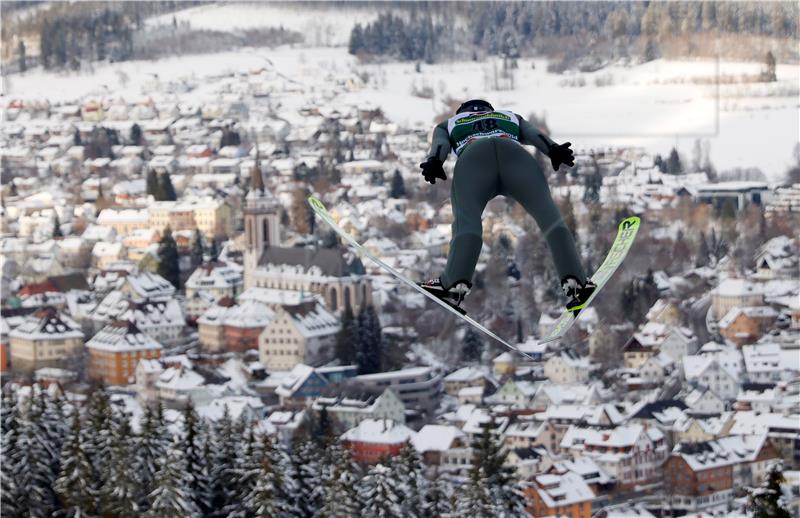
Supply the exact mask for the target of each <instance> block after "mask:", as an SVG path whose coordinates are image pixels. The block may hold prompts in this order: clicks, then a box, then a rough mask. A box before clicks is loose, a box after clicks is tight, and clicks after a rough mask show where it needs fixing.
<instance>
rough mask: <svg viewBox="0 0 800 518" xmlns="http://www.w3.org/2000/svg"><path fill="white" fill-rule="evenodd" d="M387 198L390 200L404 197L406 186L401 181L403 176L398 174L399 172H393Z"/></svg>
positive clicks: (396, 170)
mask: <svg viewBox="0 0 800 518" xmlns="http://www.w3.org/2000/svg"><path fill="white" fill-rule="evenodd" d="M389 196H390V197H391V198H405V197H406V185H405V182H404V181H403V175H401V174H400V170H398V169H395V170H394V176H392V186H391V189H390V190H389Z"/></svg>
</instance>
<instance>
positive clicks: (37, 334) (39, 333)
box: [8, 306, 83, 340]
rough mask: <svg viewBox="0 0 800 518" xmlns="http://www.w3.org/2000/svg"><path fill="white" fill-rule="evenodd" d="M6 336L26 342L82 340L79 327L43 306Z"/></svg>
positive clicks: (72, 321)
mask: <svg viewBox="0 0 800 518" xmlns="http://www.w3.org/2000/svg"><path fill="white" fill-rule="evenodd" d="M8 335H9V337H11V338H23V339H26V340H67V339H74V338H80V339H83V332H82V331H81V326H80V325H79V324H78V323H77V322H75V321H74V320H72V319H71V318H69V317H68V316H67V315H65V314H63V313H60V312H59V311H58V310H56V309H55V308H53V307H51V306H45V307H44V308H42V309H40V310H38V311H36V312H34V313H33V314H31V315H28V316H27V317H25V320H24V321H23V322H22V323H21V324H20V325H18V326H17V327H15V328H14V329H13V330H12V331H11V332H10V333H9V334H8Z"/></svg>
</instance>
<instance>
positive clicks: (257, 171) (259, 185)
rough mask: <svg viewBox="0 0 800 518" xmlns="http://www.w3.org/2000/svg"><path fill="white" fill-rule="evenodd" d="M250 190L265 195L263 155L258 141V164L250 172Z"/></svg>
mask: <svg viewBox="0 0 800 518" xmlns="http://www.w3.org/2000/svg"><path fill="white" fill-rule="evenodd" d="M250 190H251V191H261V193H262V194H263V193H264V178H263V177H262V176H261V154H260V152H259V149H258V141H257V140H256V163H255V165H254V166H253V168H252V169H251V170H250Z"/></svg>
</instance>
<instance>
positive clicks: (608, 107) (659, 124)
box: [3, 4, 800, 179]
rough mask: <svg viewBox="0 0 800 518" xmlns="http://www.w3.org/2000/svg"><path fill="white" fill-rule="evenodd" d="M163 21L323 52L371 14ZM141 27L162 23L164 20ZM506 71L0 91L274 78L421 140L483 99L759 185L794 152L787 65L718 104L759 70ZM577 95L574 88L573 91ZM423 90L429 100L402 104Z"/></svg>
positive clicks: (301, 71)
mask: <svg viewBox="0 0 800 518" xmlns="http://www.w3.org/2000/svg"><path fill="white" fill-rule="evenodd" d="M175 16H176V18H177V20H178V21H179V22H188V23H189V24H190V25H191V26H192V27H198V28H208V29H216V30H236V29H246V28H253V27H264V26H280V25H283V26H284V27H286V28H290V29H296V30H299V31H301V32H303V33H304V34H306V36H307V38H308V42H307V43H309V44H311V45H313V44H315V43H316V44H322V45H328V44H342V43H344V41H346V35H347V34H349V30H350V27H351V26H352V25H353V24H354V23H356V22H358V21H361V22H364V21H369V19H370V18H371V17H372V16H374V14H370V12H369V11H368V10H363V9H360V10H356V11H337V10H336V9H329V8H328V9H323V8H319V9H316V10H315V11H313V12H311V11H298V10H296V9H293V8H290V7H284V6H275V5H252V4H244V5H241V4H236V5H205V6H200V7H195V8H190V9H185V10H183V11H179V12H178V13H176V15H175ZM148 23H149V24H150V25H151V26H152V25H157V24H163V23H172V14H169V15H165V16H162V17H157V18H153V19H151V20H149V21H148ZM320 35H321V36H320ZM318 36H319V37H318ZM320 38H321V39H320ZM518 64H519V67H518V68H517V69H516V70H515V71H514V88H513V89H501V90H497V89H495V88H494V84H493V83H494V76H495V69H499V68H500V62H499V60H492V61H488V62H471V61H470V62H461V63H444V64H436V65H424V64H423V65H421V68H420V72H416V70H415V64H414V63H392V64H385V65H359V64H357V62H356V60H355V58H354V57H353V56H350V55H349V54H348V53H347V50H346V48H345V47H343V46H339V47H331V46H316V47H315V46H296V47H281V48H278V49H253V48H244V49H237V50H235V51H230V52H221V53H216V54H207V55H197V56H185V57H180V58H168V59H162V60H159V61H152V62H151V61H131V62H125V63H114V64H97V65H95V66H94V70H93V71H92V73H88V74H79V75H75V74H62V73H52V72H47V73H45V72H42V71H41V70H33V71H29V72H27V73H26V74H24V75H12V76H10V77H8V76H6V77H5V79H6V81H5V84H4V85H3V90H4V93H5V94H6V96H7V98H8V99H16V98H23V99H31V98H47V99H49V100H51V101H54V102H70V101H74V100H77V99H79V98H81V97H83V96H86V95H98V96H103V97H105V96H110V97H123V96H124V97H125V98H126V99H128V100H130V99H135V98H138V97H141V96H143V95H149V93H150V92H152V87H151V85H152V83H153V78H154V76H158V79H159V80H160V81H161V82H164V81H180V80H181V79H182V78H189V79H190V80H191V82H193V83H197V84H199V87H198V88H195V89H194V90H192V91H191V92H188V93H182V94H179V95H180V98H179V100H181V101H185V102H196V101H199V102H202V101H203V100H204V99H208V98H209V96H213V95H216V92H218V86H217V85H215V81H213V77H215V76H216V77H219V76H222V75H226V74H228V73H247V72H249V71H252V70H255V69H259V68H263V67H267V68H273V67H274V69H275V70H277V71H278V72H280V73H281V74H283V75H284V76H286V77H288V78H291V79H292V80H293V81H296V82H298V83H300V84H301V85H303V89H304V90H305V91H306V92H307V94H304V95H298V99H297V103H294V102H287V100H286V99H284V100H283V103H284V109H285V108H289V107H293V106H294V105H297V106H300V105H303V104H307V103H313V102H327V103H337V102H339V103H351V104H357V105H362V106H363V105H372V106H376V107H380V108H382V109H383V111H384V112H385V113H386V114H387V115H388V117H389V118H390V119H392V120H393V121H395V122H397V123H399V124H400V125H401V126H404V127H407V128H430V126H431V123H432V122H433V120H434V117H435V115H437V114H439V113H441V112H443V110H444V109H445V101H446V100H448V99H455V100H463V99H465V98H470V97H484V98H487V99H489V100H491V101H492V102H493V103H494V105H495V106H496V107H504V108H508V109H513V110H515V111H517V112H518V113H520V114H522V115H523V116H527V115H529V114H531V113H536V114H537V115H544V116H546V118H547V122H548V125H549V127H550V130H551V131H552V133H553V137H554V138H555V139H556V140H569V141H571V142H572V143H573V146H574V147H575V148H578V149H587V148H602V147H606V146H641V147H644V148H645V149H647V150H650V151H653V152H658V153H662V154H666V153H667V152H668V151H669V149H670V148H671V147H672V146H673V145H676V146H677V147H678V149H679V150H680V151H681V152H682V153H684V154H685V155H686V157H687V158H688V157H690V156H691V153H692V149H693V147H694V144H695V140H696V139H698V138H700V139H703V140H706V141H708V143H709V144H710V156H711V159H712V161H713V163H714V165H715V166H716V167H717V169H718V170H721V171H722V170H726V169H731V168H735V167H741V168H747V167H758V168H760V169H761V170H762V171H763V172H764V173H765V174H766V175H767V177H768V178H770V179H780V178H781V177H782V176H783V174H784V172H785V171H786V169H787V168H788V167H789V166H790V165H791V163H792V160H793V157H792V151H793V148H794V146H795V144H796V143H797V142H798V141H799V140H800V135H799V134H798V118H799V110H798V108H799V106H798V84H800V67H798V66H796V65H778V68H777V75H778V82H777V83H770V84H765V83H741V84H733V85H722V86H720V87H719V94H720V95H719V96H718V95H717V87H716V86H714V85H713V84H710V85H709V84H703V83H704V82H712V83H713V80H714V78H715V77H716V76H717V74H719V75H720V76H723V77H725V76H739V75H743V74H750V75H754V74H757V73H758V72H759V71H760V70H761V68H762V65H761V64H760V63H739V62H720V63H719V65H718V66H717V63H716V62H715V61H714V60H694V61H665V60H656V61H652V62H649V63H645V64H642V65H638V66H623V65H614V66H610V67H606V68H604V69H603V70H600V71H597V72H593V73H572V74H563V75H558V74H551V73H548V72H547V62H546V61H545V60H543V59H522V60H520V61H519V63H518ZM357 74H367V75H368V76H369V78H368V80H367V85H366V86H365V87H364V88H362V89H359V90H356V91H345V90H344V89H343V88H341V87H337V86H335V85H336V83H337V81H338V82H341V81H342V80H345V79H349V78H353V77H355V76H356V75H357ZM125 78H126V79H127V80H126V81H123V80H122V79H125ZM204 78H209V79H207V80H206V79H204ZM581 83H584V84H585V86H577V85H578V84H581ZM603 85H605V86H603ZM426 86H428V87H430V89H431V91H432V94H433V97H432V98H422V97H418V96H415V95H414V94H413V93H412V91H413V90H417V91H419V90H421V89H424V87H426ZM289 101H290V100H289Z"/></svg>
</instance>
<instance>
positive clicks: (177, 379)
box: [156, 366, 205, 392]
mask: <svg viewBox="0 0 800 518" xmlns="http://www.w3.org/2000/svg"><path fill="white" fill-rule="evenodd" d="M203 384H205V378H203V376H201V375H200V374H199V373H197V372H195V371H193V370H191V369H188V368H186V367H184V366H180V367H170V368H169V369H167V370H165V371H164V372H162V373H161V376H159V377H158V381H157V382H156V387H158V388H159V389H167V390H174V391H176V392H184V391H190V390H193V389H196V388H197V387H201V386H202V385H203Z"/></svg>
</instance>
